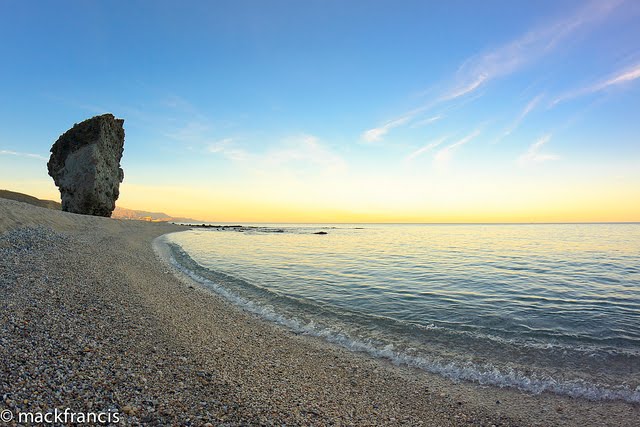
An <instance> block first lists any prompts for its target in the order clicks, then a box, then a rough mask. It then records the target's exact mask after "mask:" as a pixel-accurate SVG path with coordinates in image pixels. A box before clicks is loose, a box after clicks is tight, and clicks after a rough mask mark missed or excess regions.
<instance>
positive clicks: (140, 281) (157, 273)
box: [0, 199, 640, 426]
mask: <svg viewBox="0 0 640 427" xmlns="http://www.w3.org/2000/svg"><path fill="white" fill-rule="evenodd" d="M180 230H184V228H183V227H179V226H174V225H169V224H157V223H144V222H137V221H126V220H112V219H106V218H96V217H87V216H81V215H74V214H68V213H64V212H56V211H52V210H47V209H43V208H38V207H34V206H30V205H27V204H24V203H20V202H13V201H8V200H4V199H0V307H1V310H0V344H1V345H0V372H1V376H0V377H1V378H0V394H1V395H2V400H1V401H0V409H3V410H4V409H7V408H8V409H9V410H11V411H12V413H14V414H17V413H19V412H28V411H38V410H40V411H47V410H52V409H53V408H56V407H57V408H62V409H64V408H70V409H71V410H73V411H76V412H81V411H112V412H118V413H119V414H121V418H120V423H119V424H120V425H130V424H133V425H135V424H144V425H171V424H174V425H189V424H191V425H206V424H207V423H209V424H211V425H283V424H286V425H428V426H449V425H486V426H491V425H496V426H498V425H505V426H516V425H517V426H528V425H535V426H552V425H558V426H564V425H570V426H571V425H573V426H578V425H580V426H632V425H638V420H640V405H639V404H630V403H624V402H591V401H587V400H583V399H573V398H570V397H562V396H556V395H552V394H541V395H531V394H525V393H521V392H519V391H517V390H511V389H498V388H494V387H483V386H480V385H477V384H470V383H454V382H452V381H450V380H447V379H444V378H442V377H439V376H437V375H433V374H429V373H426V372H423V371H419V370H415V369H410V368H406V367H398V366H394V365H392V364H390V363H388V362H387V361H385V360H378V359H372V358H370V357H368V356H365V355H362V354H357V353H352V352H349V351H347V350H345V349H342V348H340V347H337V346H334V345H332V344H328V343H326V342H324V341H322V340H320V339H318V338H313V337H309V336H304V335H297V334H294V333H293V332H290V331H288V330H286V329H284V328H282V327H279V326H276V325H273V324H270V323H267V322H265V321H263V320H261V319H259V318H257V317H255V316H253V315H251V314H249V313H247V312H245V311H243V310H242V309H240V308H238V307H236V306H233V305H231V304H230V303H228V302H227V301H225V300H223V299H221V298H220V297H218V296H217V295H215V294H212V293H211V292H209V291H208V290H206V289H203V288H201V287H200V286H199V285H198V284H197V283H195V282H192V281H190V279H188V278H187V277H185V276H184V275H182V274H181V273H180V272H179V271H177V270H175V269H173V268H172V267H170V266H169V265H168V264H167V263H166V262H165V261H163V260H162V259H161V258H162V257H163V256H166V254H164V255H163V251H162V246H161V245H160V246H158V245H156V251H158V253H156V251H154V245H153V242H154V239H156V238H157V237H158V236H161V235H163V234H166V233H170V232H175V231H180ZM159 255H160V256H159Z"/></svg>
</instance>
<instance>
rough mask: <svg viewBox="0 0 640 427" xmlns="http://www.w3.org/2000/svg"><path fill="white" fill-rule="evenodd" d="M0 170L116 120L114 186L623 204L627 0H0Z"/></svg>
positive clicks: (301, 199)
mask: <svg viewBox="0 0 640 427" xmlns="http://www.w3.org/2000/svg"><path fill="white" fill-rule="evenodd" d="M0 39H1V40H2V43H0V57H2V62H1V64H0V188H4V189H9V190H13V191H20V192H25V193H28V194H31V195H34V196H36V197H40V198H46V199H53V200H59V192H58V190H57V188H56V187H55V186H54V184H53V180H52V179H51V178H50V177H49V176H48V175H47V169H46V162H47V160H48V157H49V154H50V153H49V150H50V148H51V145H52V144H53V143H54V142H55V141H56V139H57V138H58V137H59V136H60V135H61V134H62V133H64V132H65V131H66V130H67V129H69V128H70V127H72V126H73V124H74V123H78V122H80V121H82V120H85V119H87V118H90V117H92V116H94V115H98V114H103V113H107V112H110V113H113V114H114V115H115V116H117V117H119V118H123V119H124V120H125V123H124V126H125V132H126V138H125V151H124V156H123V159H122V167H123V169H124V171H125V180H124V182H123V184H122V185H121V187H120V198H119V200H118V202H117V204H118V205H119V206H122V207H126V208H129V209H141V210H150V211H162V212H166V213H168V214H170V215H174V216H188V217H192V218H197V219H201V220H207V221H214V222H215V221H220V222H223V221H224V222H574V221H575V222H592V221H640V2H638V1H635V0H627V1H624V0H597V1H593V2H590V1H586V0H584V1H570V0H560V1H559V0H552V1H551V0H537V1H530V2H514V1H493V0H486V1H482V2H471V1H455V0H453V1H450V0H447V1H409V0H406V1H401V0H393V1H377V0H369V1H356V0H353V1H332V0H322V1H316V0H307V1H278V0H274V1H243V0H235V1H215V2H212V1H181V2H178V1H110V2H98V1H60V2H43V1H28V0H0Z"/></svg>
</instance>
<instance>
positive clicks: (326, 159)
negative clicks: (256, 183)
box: [261, 134, 347, 173]
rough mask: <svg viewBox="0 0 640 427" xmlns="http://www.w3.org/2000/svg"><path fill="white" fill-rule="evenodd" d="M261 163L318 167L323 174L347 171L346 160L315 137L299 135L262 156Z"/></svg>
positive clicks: (275, 165)
mask: <svg viewBox="0 0 640 427" xmlns="http://www.w3.org/2000/svg"><path fill="white" fill-rule="evenodd" d="M261 161H262V162H264V163H265V164H268V165H270V166H272V167H282V166H289V167H293V168H299V167H302V168H305V169H306V168H307V167H308V166H309V165H311V166H316V167H317V168H318V169H320V171H321V172H328V173H337V172H344V171H345V170H346V169H347V163H346V162H345V160H344V159H343V158H342V157H341V156H340V155H338V154H337V153H335V152H334V151H332V150H331V149H329V148H328V147H327V146H325V145H324V144H322V143H321V141H320V139H319V138H317V137H315V136H313V135H306V134H303V135H298V136H295V137H291V138H288V139H286V140H285V141H283V143H282V144H281V145H280V146H278V147H275V148H274V149H272V150H271V151H269V152H267V153H266V154H265V155H264V156H262V158H261Z"/></svg>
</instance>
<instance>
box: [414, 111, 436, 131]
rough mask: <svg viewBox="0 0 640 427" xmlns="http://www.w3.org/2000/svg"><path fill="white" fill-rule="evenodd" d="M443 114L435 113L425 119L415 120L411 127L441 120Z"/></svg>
mask: <svg viewBox="0 0 640 427" xmlns="http://www.w3.org/2000/svg"><path fill="white" fill-rule="evenodd" d="M443 117H444V116H443V115H442V114H438V115H435V116H433V117H428V118H426V119H423V120H420V121H418V122H415V123H414V124H413V125H412V126H411V127H414V128H416V127H420V126H425V125H430V124H431V123H435V122H437V121H439V120H441V119H442V118H443Z"/></svg>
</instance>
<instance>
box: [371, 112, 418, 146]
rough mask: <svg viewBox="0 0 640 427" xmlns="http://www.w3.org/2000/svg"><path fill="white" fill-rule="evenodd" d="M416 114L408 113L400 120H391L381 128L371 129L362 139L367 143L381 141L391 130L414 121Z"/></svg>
mask: <svg viewBox="0 0 640 427" xmlns="http://www.w3.org/2000/svg"><path fill="white" fill-rule="evenodd" d="M415 114H417V113H407V114H405V115H404V116H403V117H400V118H399V119H395V120H391V121H389V122H387V123H385V124H384V125H382V126H380V127H377V128H373V129H369V130H367V131H365V132H363V133H362V139H363V140H365V141H366V142H376V141H381V140H382V137H383V136H384V135H386V134H387V133H388V132H389V131H390V130H391V129H393V128H397V127H398V126H401V125H403V124H405V123H407V122H408V121H409V120H411V119H413V117H414V116H415Z"/></svg>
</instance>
